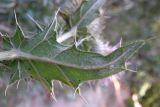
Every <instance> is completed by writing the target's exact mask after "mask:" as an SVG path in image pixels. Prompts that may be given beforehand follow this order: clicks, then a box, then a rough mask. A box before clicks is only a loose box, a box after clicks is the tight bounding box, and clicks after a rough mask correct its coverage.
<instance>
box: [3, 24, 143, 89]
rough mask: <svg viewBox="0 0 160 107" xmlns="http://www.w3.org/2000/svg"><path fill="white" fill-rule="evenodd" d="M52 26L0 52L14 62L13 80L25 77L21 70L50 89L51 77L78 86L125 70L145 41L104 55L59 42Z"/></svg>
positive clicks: (12, 64) (74, 86) (4, 59)
mask: <svg viewBox="0 0 160 107" xmlns="http://www.w3.org/2000/svg"><path fill="white" fill-rule="evenodd" d="M53 26H54V25H53V24H52V25H51V26H49V27H48V28H47V29H45V30H44V31H43V32H41V33H40V34H37V35H35V36H34V37H32V38H30V39H24V40H23V41H21V43H20V44H21V45H20V46H19V47H17V49H15V48H10V49H7V50H8V51H4V52H0V61H1V62H2V63H3V61H9V62H11V63H10V64H8V65H7V66H10V67H11V68H13V71H12V72H13V75H12V77H11V82H15V81H16V80H18V79H21V78H26V76H21V75H20V74H19V73H21V74H22V73H25V72H27V73H25V74H27V75H29V76H31V77H32V78H33V79H36V80H38V81H40V82H42V83H44V84H45V85H46V86H47V87H48V88H49V89H51V86H52V84H51V81H52V80H59V81H61V82H63V83H65V84H67V85H69V86H71V87H73V88H76V87H78V85H79V84H80V83H82V82H84V81H87V80H92V79H101V78H104V77H107V76H109V75H112V74H114V73H117V72H120V71H122V70H123V68H124V62H125V61H126V60H127V58H128V57H130V55H132V54H133V53H134V52H135V51H136V50H137V49H139V48H140V47H141V46H142V45H143V44H144V41H136V42H133V43H130V44H128V45H126V46H124V47H121V48H119V49H117V50H116V51H114V52H113V53H111V54H110V55H108V56H102V55H100V54H97V53H91V52H84V51H81V50H78V49H76V47H75V46H71V47H67V46H63V45H61V44H59V43H57V42H56V39H55V34H56V33H55V32H54V31H53V30H54V29H52V28H53ZM19 32H20V31H19ZM15 37H16V36H14V37H12V38H11V39H14V38H15ZM44 37H47V38H46V39H44ZM13 43H14V42H13ZM119 62H122V63H119ZM112 66H114V67H112ZM17 72H18V73H17Z"/></svg>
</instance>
